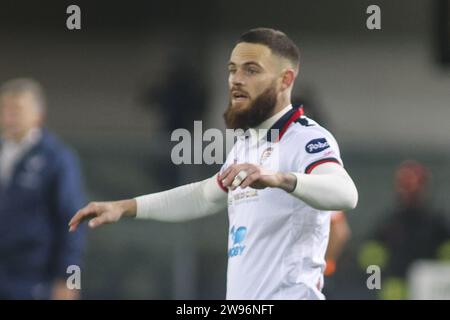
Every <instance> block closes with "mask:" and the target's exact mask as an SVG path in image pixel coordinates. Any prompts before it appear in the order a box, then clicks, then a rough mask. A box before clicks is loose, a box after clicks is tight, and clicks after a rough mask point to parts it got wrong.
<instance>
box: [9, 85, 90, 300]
mask: <svg viewBox="0 0 450 320" xmlns="http://www.w3.org/2000/svg"><path fill="white" fill-rule="evenodd" d="M45 110H46V103H45V97H44V92H43V90H42V88H41V86H40V85H39V83H37V82H36V81H34V80H32V79H13V80H10V81H8V82H6V83H4V84H3V85H2V86H1V87H0V124H1V139H0V299H76V298H78V297H79V290H75V289H74V290H71V289H69V288H68V287H67V286H66V279H67V277H68V276H69V275H68V274H67V273H66V271H67V268H68V266H70V265H78V266H80V265H81V254H82V248H83V237H84V231H83V228H81V229H80V230H78V231H77V232H76V233H73V234H68V233H67V231H66V230H67V228H66V226H67V223H68V221H69V220H70V216H71V214H72V213H73V212H74V211H76V210H78V209H79V208H80V207H81V206H82V204H83V202H84V201H85V199H84V193H83V190H82V182H81V175H80V170H79V165H78V160H77V158H76V157H75V155H74V153H72V151H71V150H70V149H69V148H68V147H67V146H65V145H64V144H63V143H62V142H61V141H60V140H59V139H58V138H57V137H56V136H54V135H53V134H52V133H50V132H49V131H48V130H46V129H45V128H44V127H43V124H44V118H45Z"/></svg>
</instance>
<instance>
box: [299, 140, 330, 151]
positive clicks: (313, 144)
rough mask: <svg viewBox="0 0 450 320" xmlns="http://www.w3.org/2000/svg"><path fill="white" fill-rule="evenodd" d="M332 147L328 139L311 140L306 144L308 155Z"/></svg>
mask: <svg viewBox="0 0 450 320" xmlns="http://www.w3.org/2000/svg"><path fill="white" fill-rule="evenodd" d="M329 147H330V144H329V143H328V141H327V139H325V138H319V139H314V140H311V141H310V142H308V143H307V144H306V147H305V150H306V152H308V153H318V152H321V151H323V150H325V149H327V148H329Z"/></svg>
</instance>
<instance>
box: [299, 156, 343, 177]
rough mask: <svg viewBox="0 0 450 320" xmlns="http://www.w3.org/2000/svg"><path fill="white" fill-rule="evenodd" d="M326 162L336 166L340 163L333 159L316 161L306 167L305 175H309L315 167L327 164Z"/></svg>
mask: <svg viewBox="0 0 450 320" xmlns="http://www.w3.org/2000/svg"><path fill="white" fill-rule="evenodd" d="M327 162H334V163H337V164H341V163H340V162H339V161H338V160H337V159H335V158H326V159H321V160H317V161H315V162H313V163H311V164H310V165H308V166H307V167H306V169H305V173H306V174H309V173H311V171H313V170H314V168H316V167H317V166H320V165H321V164H323V163H327Z"/></svg>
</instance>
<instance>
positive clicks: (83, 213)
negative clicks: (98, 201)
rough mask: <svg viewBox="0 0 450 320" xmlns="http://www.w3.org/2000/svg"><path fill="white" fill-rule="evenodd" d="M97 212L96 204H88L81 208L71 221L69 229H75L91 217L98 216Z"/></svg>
mask: <svg viewBox="0 0 450 320" xmlns="http://www.w3.org/2000/svg"><path fill="white" fill-rule="evenodd" d="M96 215H97V212H96V209H95V207H94V206H92V205H88V206H86V207H84V208H82V209H80V210H78V212H77V213H76V214H75V215H74V216H73V217H72V219H71V220H70V222H69V227H70V229H69V231H74V230H75V229H76V228H77V226H78V225H79V224H80V223H81V222H82V221H84V220H86V219H88V218H89V217H92V216H96Z"/></svg>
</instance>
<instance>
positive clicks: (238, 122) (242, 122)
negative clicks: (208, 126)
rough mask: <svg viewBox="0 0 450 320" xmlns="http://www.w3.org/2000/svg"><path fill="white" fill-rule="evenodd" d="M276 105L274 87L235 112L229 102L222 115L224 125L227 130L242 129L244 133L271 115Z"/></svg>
mask: <svg viewBox="0 0 450 320" xmlns="http://www.w3.org/2000/svg"><path fill="white" fill-rule="evenodd" d="M276 104H277V92H276V90H275V86H274V85H271V86H270V87H269V88H267V89H266V90H264V91H263V92H262V93H261V94H260V95H259V96H258V97H256V98H255V100H254V101H253V102H250V105H249V106H247V107H245V108H242V109H241V108H238V110H235V109H236V108H234V107H233V103H232V101H231V100H230V102H229V104H228V108H227V110H226V111H225V113H224V114H223V118H224V120H225V125H226V126H227V128H228V129H234V130H236V129H242V130H244V131H246V130H247V129H249V128H254V127H256V126H258V125H259V124H261V123H262V122H263V121H264V120H266V119H268V118H269V117H270V116H271V115H272V113H273V110H275V106H276Z"/></svg>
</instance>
